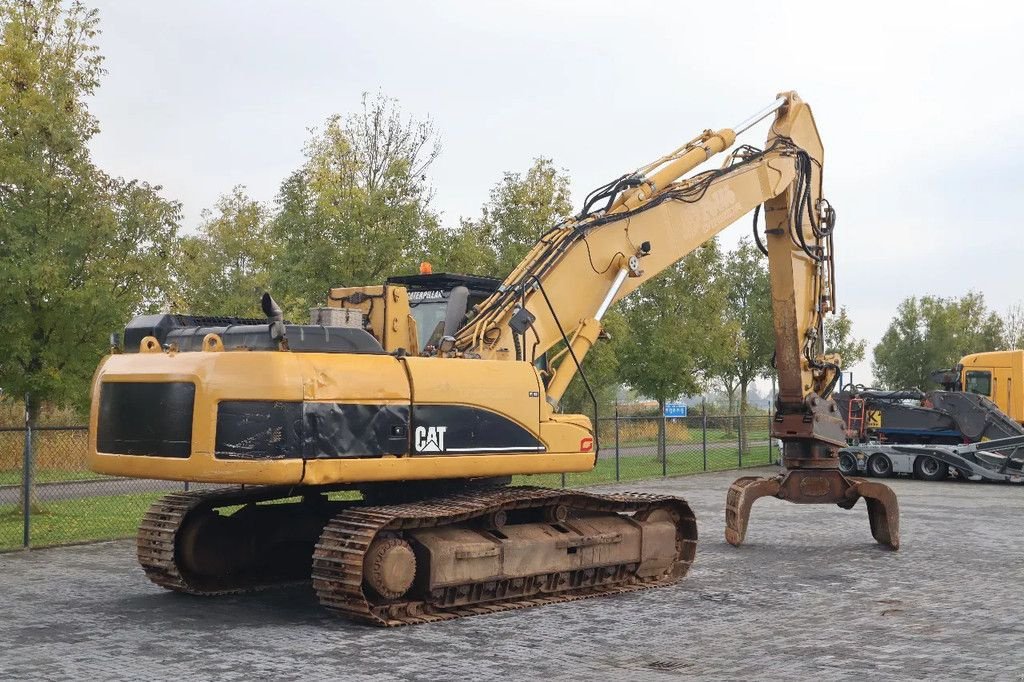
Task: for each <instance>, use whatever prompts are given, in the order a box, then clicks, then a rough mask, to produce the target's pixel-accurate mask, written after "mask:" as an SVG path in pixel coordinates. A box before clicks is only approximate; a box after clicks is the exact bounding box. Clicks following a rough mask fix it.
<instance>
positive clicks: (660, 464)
mask: <svg viewBox="0 0 1024 682" xmlns="http://www.w3.org/2000/svg"><path fill="white" fill-rule="evenodd" d="M770 425H771V417H770V416H768V415H764V414H761V415H747V416H743V417H739V416H723V415H709V414H698V415H693V416H687V417H626V416H620V415H618V414H616V415H615V416H613V417H603V418H600V419H599V420H598V440H599V443H600V446H599V450H598V456H597V465H596V466H595V467H594V468H593V469H592V470H591V471H585V472H582V473H569V474H550V475H544V476H524V477H522V479H523V482H524V483H529V484H532V485H548V486H562V487H570V488H573V487H580V486H587V485H594V484H597V483H612V482H617V481H640V480H644V479H651V478H663V477H668V476H682V475H684V474H694V473H699V472H704V471H724V470H727V469H742V468H745V467H755V466H765V465H768V464H773V463H775V462H776V461H777V460H778V459H779V457H780V453H779V449H778V447H777V445H776V444H775V443H773V442H772V439H771V438H770V437H769V435H768V430H769V427H770Z"/></svg>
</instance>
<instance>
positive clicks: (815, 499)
mask: <svg viewBox="0 0 1024 682" xmlns="http://www.w3.org/2000/svg"><path fill="white" fill-rule="evenodd" d="M805 408H806V409H805V411H804V412H802V413H801V412H794V413H790V414H782V415H780V416H778V417H777V418H776V420H775V421H774V422H773V424H772V434H771V435H772V437H775V438H781V439H782V441H783V443H784V448H785V450H784V453H785V454H784V456H783V463H784V464H785V467H786V471H784V472H783V473H781V474H779V475H778V476H773V477H770V478H758V477H756V476H745V477H743V478H739V479H736V481H734V482H733V484H732V486H730V487H729V493H728V497H727V498H726V505H725V539H726V541H727V542H729V544H731V545H734V546H736V547H739V546H740V545H741V544H743V540H744V538H745V537H746V534H747V524H748V523H749V521H750V509H751V507H752V506H753V504H754V502H756V501H757V500H758V499H760V498H762V497H776V498H778V499H780V500H785V501H787V502H794V503H796V504H835V505H838V506H839V507H842V508H843V509H852V508H853V506H854V505H855V504H856V503H857V500H859V499H860V498H862V497H863V498H864V502H865V504H866V505H867V509H868V521H869V523H870V525H871V535H872V537H874V538H875V540H877V541H878V542H879V543H880V544H883V545H886V546H888V547H889V548H891V549H893V550H896V549H899V546H900V512H899V502H898V501H897V500H896V494H895V493H894V492H893V491H892V489H891V488H889V487H888V486H886V485H884V484H882V483H878V482H876V481H866V480H864V479H860V478H848V477H846V476H844V475H843V474H842V473H841V472H840V471H839V468H838V467H839V463H838V459H837V458H836V455H835V451H836V448H837V447H839V446H841V445H843V444H844V443H845V440H844V438H843V433H844V430H845V425H844V424H843V421H842V419H841V418H839V416H838V412H837V410H836V406H835V403H834V402H833V401H832V400H827V399H822V398H820V397H818V396H816V395H814V394H811V395H810V396H808V398H807V400H806V402H805Z"/></svg>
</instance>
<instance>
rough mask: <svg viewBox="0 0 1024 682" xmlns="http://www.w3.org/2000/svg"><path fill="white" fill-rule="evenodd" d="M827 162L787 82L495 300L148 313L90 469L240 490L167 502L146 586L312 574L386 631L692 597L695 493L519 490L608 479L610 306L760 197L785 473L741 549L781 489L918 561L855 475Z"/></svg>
mask: <svg viewBox="0 0 1024 682" xmlns="http://www.w3.org/2000/svg"><path fill="white" fill-rule="evenodd" d="M770 116H773V117H774V118H773V121H772V124H771V127H770V132H769V136H768V140H767V144H766V146H765V148H764V149H756V148H754V147H751V146H749V145H741V146H738V147H736V148H735V149H733V150H732V151H731V152H729V153H728V154H727V155H725V156H724V159H723V162H722V163H721V165H720V166H719V167H717V168H713V169H711V170H706V171H703V172H697V173H693V174H691V175H689V176H687V174H688V173H691V172H692V171H694V170H695V169H696V168H697V166H699V165H700V164H702V163H704V162H705V161H707V160H709V159H711V158H712V157H713V156H715V155H716V154H720V153H722V152H724V151H726V150H727V149H729V148H730V147H732V145H733V144H734V142H735V139H736V136H737V134H739V133H741V132H743V131H744V130H746V129H748V128H750V127H751V126H753V125H754V124H755V123H757V122H758V121H761V120H763V119H765V118H768V117H770ZM822 158H823V149H822V144H821V140H820V139H819V136H818V132H817V128H816V126H815V122H814V118H813V116H812V114H811V110H810V107H809V106H808V105H807V104H806V103H804V102H803V101H801V100H800V98H799V97H798V96H797V95H796V94H795V93H793V92H787V93H783V94H781V95H779V96H778V98H777V99H776V101H775V102H774V103H773V104H772V105H771V106H769V107H767V108H765V109H763V110H762V111H760V112H758V113H757V114H756V115H754V116H753V117H751V118H749V119H747V120H746V121H744V122H743V123H741V124H739V125H737V126H734V127H733V128H725V129H722V130H718V131H710V130H708V131H705V132H703V133H701V134H700V135H698V136H697V137H695V138H694V139H692V140H690V141H689V142H687V143H686V144H684V145H683V146H681V147H679V148H678V149H675V150H674V151H672V152H671V153H669V154H667V155H666V156H663V157H661V158H659V159H657V160H655V161H654V162H652V163H650V164H648V165H646V166H643V167H641V168H639V169H638V170H636V171H635V172H632V173H628V174H626V175H623V176H621V177H618V178H616V179H615V180H613V181H611V182H609V183H608V184H606V185H604V186H603V187H600V188H598V189H597V190H595V191H594V192H592V193H591V194H590V195H589V196H588V197H587V199H586V201H585V203H584V206H583V208H582V210H581V212H580V213H579V214H578V215H576V216H575V217H573V218H571V219H568V220H565V221H564V222H561V223H559V224H557V225H555V226H553V227H552V228H551V229H550V230H549V231H548V232H546V233H545V234H544V235H542V236H541V237H540V239H539V240H538V241H537V243H536V245H535V246H534V247H533V249H532V250H531V251H530V252H529V254H528V255H527V256H526V257H525V258H524V259H523V260H522V262H521V263H520V264H519V265H518V266H517V267H516V268H515V270H514V271H513V272H512V273H511V274H509V276H508V277H507V278H506V279H505V280H504V281H502V282H501V283H500V284H496V285H495V286H493V287H490V288H489V289H488V287H487V286H483V284H485V283H483V284H482V280H479V278H476V279H474V278H463V279H462V280H460V279H459V278H458V277H440V278H438V277H437V276H433V277H434V279H430V277H431V276H426V277H427V279H422V280H420V279H417V278H415V277H410V278H404V279H403V278H393V279H392V280H390V281H389V282H387V283H385V284H383V285H376V286H366V287H339V288H335V289H332V290H331V291H330V293H329V296H328V301H327V304H326V305H325V306H324V307H322V308H317V309H314V310H313V311H312V320H311V323H310V324H291V323H288V322H286V321H285V320H284V319H283V315H282V312H281V310H280V308H279V307H278V306H277V304H276V303H275V302H274V301H273V299H272V298H271V297H270V296H269V295H264V297H263V301H262V305H263V312H264V314H265V316H266V319H237V318H216V317H193V316H180V315H152V316H140V317H137V318H136V319H134V320H132V322H131V323H130V324H129V325H128V327H127V328H126V329H125V333H124V343H123V347H122V346H121V343H120V340H119V339H118V340H115V342H114V343H113V344H112V352H111V354H110V355H109V356H108V357H106V358H105V359H104V361H103V363H102V364H101V366H100V367H99V368H98V370H97V372H96V375H95V379H94V383H93V386H92V411H91V418H90V446H91V453H90V465H91V467H92V469H93V470H95V471H97V472H100V473H105V474H113V475H119V476H129V477H139V478H157V479H168V480H177V481H182V480H183V481H195V482H205V483H214V484H236V485H235V486H234V487H223V486H219V487H216V488H212V489H205V490H198V491H192V492H183V493H176V494H170V495H167V496H166V497H164V498H162V499H161V500H159V501H158V502H156V503H155V504H153V506H152V507H151V508H150V510H149V511H148V512H147V513H146V515H145V517H144V519H143V521H142V524H141V526H140V529H139V535H138V542H137V546H138V558H139V561H140V563H141V565H142V567H143V569H144V570H145V572H146V574H147V576H148V577H149V578H150V579H151V580H152V581H153V582H155V583H156V584H158V585H161V586H163V587H166V588H169V589H171V590H176V591H179V592H185V593H190V594H200V595H216V594H222V593H229V592H238V591H245V590H251V589H259V588H262V587H265V586H268V585H273V584H275V583H280V582H284V581H293V580H297V579H309V577H310V576H311V577H312V583H313V587H314V589H315V591H316V593H317V595H318V597H319V599H320V602H321V603H322V604H323V605H324V606H326V607H327V608H329V609H332V610H334V611H337V612H339V613H341V614H343V615H346V616H348V617H350V618H352V619H355V620H357V621H361V622H366V623H371V624H375V625H385V626H390V625H402V624H408V623H423V622H431V621H437V620H445V619H450V618H457V617H461V616H467V615H474V614H482V613H491V612H495V611H501V610H504V609H509V608H522V607H524V606H534V605H540V604H547V603H552V602H561V601H568V600H574V599H579V598H583V597H592V596H598V595H606V594H614V593H618V592H625V591H631V590H637V589H644V588H648V587H656V586H661V585H668V584H672V583H674V582H676V581H677V580H679V579H680V578H681V577H683V576H684V575H685V574H686V572H687V571H688V569H689V567H690V564H691V562H692V561H693V559H694V555H695V551H696V543H697V526H696V522H695V520H694V515H693V512H692V511H691V509H690V507H689V506H688V505H687V503H686V502H685V501H684V500H682V499H679V498H676V497H670V496H652V495H640V494H612V495H599V494H595V493H589V492H581V491H569V490H553V489H545V488H538V487H526V486H521V487H520V486H510V485H508V484H509V483H510V480H511V476H512V475H518V474H544V473H554V472H580V471H587V470H589V469H591V468H593V467H594V466H595V463H596V457H597V452H598V448H599V444H598V442H597V433H596V432H595V430H594V422H592V421H591V420H590V419H589V418H588V417H586V416H583V415H578V414H563V413H560V412H559V411H558V405H559V400H560V398H561V397H562V395H563V393H564V392H565V390H566V387H567V386H568V385H569V382H570V380H571V379H572V377H573V376H574V375H575V374H577V373H579V372H582V363H583V361H584V358H585V356H586V354H587V352H588V351H589V350H590V348H591V347H592V346H593V344H594V343H595V342H597V341H598V339H599V337H600V334H601V318H602V316H603V315H604V314H605V312H606V311H607V310H608V308H609V307H610V306H612V305H613V304H614V303H615V302H616V301H619V300H620V299H622V298H623V297H625V296H627V295H628V294H629V293H630V292H632V291H634V290H635V289H636V288H637V287H639V286H641V285H642V284H643V283H644V282H646V281H647V280H649V279H650V278H652V277H654V276H656V275H657V274H658V273H660V272H662V271H664V270H665V269H666V268H668V267H670V266H672V265H673V264H674V263H676V262H678V261H679V260H680V259H682V258H683V257H684V256H686V254H688V253H690V252H691V251H693V250H694V249H696V248H697V247H698V246H700V245H701V244H703V243H704V242H706V241H707V240H709V239H711V238H712V237H713V236H714V235H716V234H717V233H718V232H720V231H721V230H722V229H724V228H725V227H726V226H728V225H729V224H731V223H733V222H735V221H736V220H737V219H739V218H740V217H742V216H743V215H745V214H747V213H749V212H750V211H753V210H755V208H758V207H763V209H764V216H765V220H766V228H765V230H764V234H763V235H761V234H760V233H759V232H758V231H757V229H756V220H757V215H756V213H755V234H756V235H757V236H758V241H759V244H761V245H762V247H763V250H764V251H765V253H766V254H767V257H768V261H769V268H770V272H771V285H772V306H773V312H774V320H775V322H774V329H775V335H776V353H775V362H776V366H777V368H778V375H779V387H780V391H779V396H778V404H777V416H776V418H775V421H774V423H773V425H772V435H773V436H774V437H776V438H780V439H781V440H782V442H783V443H784V463H785V467H786V468H785V473H784V474H782V475H780V476H777V477H773V478H764V479H759V478H750V477H748V478H742V479H739V480H738V481H736V483H735V484H734V485H733V486H732V488H731V489H730V491H729V494H728V500H727V509H726V539H727V540H728V541H729V542H730V543H732V544H734V545H739V544H740V543H741V542H742V541H743V537H744V534H745V531H746V526H747V519H748V516H749V512H750V506H751V504H752V503H753V502H754V500H756V499H757V498H758V497H761V496H765V495H773V496H776V497H778V498H781V499H784V500H789V501H792V502H801V503H834V504H838V505H839V506H841V507H845V508H850V507H852V506H853V504H854V503H855V502H856V501H857V499H859V498H860V497H864V498H865V499H866V503H867V506H868V511H869V518H870V522H871V531H872V533H873V535H874V537H875V539H876V540H878V541H879V542H880V543H883V544H885V545H888V546H889V547H892V548H893V549H895V548H896V547H898V545H899V517H898V507H897V502H896V498H895V496H894V495H893V493H892V492H891V490H889V489H888V488H886V487H885V486H884V485H882V484H880V483H877V482H871V481H862V480H859V479H847V478H846V477H844V476H843V475H842V474H841V473H840V472H839V470H838V468H837V461H838V460H837V459H836V455H835V451H836V449H837V448H838V447H840V446H842V445H843V444H845V435H844V425H843V421H842V419H841V418H840V416H839V413H838V412H837V410H836V407H835V404H834V403H833V402H832V400H830V399H829V397H828V396H829V393H830V392H831V390H832V388H833V386H834V384H835V383H836V378H837V376H838V369H839V364H838V362H839V359H838V358H836V357H833V356H825V355H823V354H822V352H821V349H822V334H821V330H822V317H823V315H824V314H826V313H827V312H829V311H831V310H832V309H833V308H834V302H833V299H834V288H833V282H834V279H833V258H832V248H831V247H832V230H833V225H834V217H835V213H834V211H833V210H832V209H831V207H830V206H829V205H828V203H827V202H826V201H825V200H824V198H823V197H822V195H821V184H822ZM477 280H479V281H477ZM438 303H441V304H442V305H440V306H438V305H436V304H438ZM584 379H585V375H584ZM237 484H240V485H237ZM338 490H358V491H360V492H361V496H360V497H359V499H355V500H353V499H339V497H340V496H339V495H335V494H333V493H334V492H335V491H338ZM349 497H352V496H349Z"/></svg>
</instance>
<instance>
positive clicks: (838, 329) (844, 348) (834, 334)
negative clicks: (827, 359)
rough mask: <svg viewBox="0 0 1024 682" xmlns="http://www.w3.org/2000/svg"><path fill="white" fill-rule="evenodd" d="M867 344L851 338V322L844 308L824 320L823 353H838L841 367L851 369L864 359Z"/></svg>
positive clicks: (861, 340)
mask: <svg viewBox="0 0 1024 682" xmlns="http://www.w3.org/2000/svg"><path fill="white" fill-rule="evenodd" d="M867 346H868V342H867V341H865V340H864V339H858V338H856V337H854V336H853V320H851V319H850V316H849V314H848V313H847V312H846V306H841V307H840V308H839V313H838V314H836V315H829V316H827V317H826V318H825V352H826V353H838V354H839V357H840V358H842V366H843V367H851V366H853V365H856V364H857V363H858V362H860V361H861V360H863V359H864V355H865V353H866V351H867Z"/></svg>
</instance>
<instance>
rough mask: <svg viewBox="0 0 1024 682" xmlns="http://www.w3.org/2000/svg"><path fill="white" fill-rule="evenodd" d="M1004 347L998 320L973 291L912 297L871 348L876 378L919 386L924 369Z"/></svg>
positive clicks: (899, 385)
mask: <svg viewBox="0 0 1024 682" xmlns="http://www.w3.org/2000/svg"><path fill="white" fill-rule="evenodd" d="M1003 345H1004V339H1003V321H1002V320H1001V319H1000V318H999V316H998V315H997V314H996V313H994V312H992V311H990V310H989V309H988V308H987V307H986V305H985V297H984V296H983V295H982V294H981V293H979V292H974V291H972V292H968V293H967V294H965V295H964V296H961V297H959V298H955V297H951V298H941V297H936V296H922V297H921V298H917V297H916V296H912V297H910V298H907V299H904V300H903V301H902V302H901V303H900V305H899V307H897V309H896V316H895V317H894V318H893V320H892V322H890V323H889V327H888V329H886V331H885V334H883V335H882V340H881V341H880V342H879V344H878V345H877V346H875V349H874V364H873V371H874V375H875V379H876V381H877V382H878V383H879V384H881V385H882V386H884V387H887V388H891V389H900V388H912V387H915V386H920V387H923V386H924V385H925V384H926V382H927V380H928V375H929V373H930V372H932V371H934V370H936V369H942V368H945V367H951V366H953V365H955V364H956V363H957V362H959V360H960V358H961V357H963V356H964V355H967V354H969V353H977V352H981V351H990V350H997V349H999V348H1001V347H1003Z"/></svg>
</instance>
